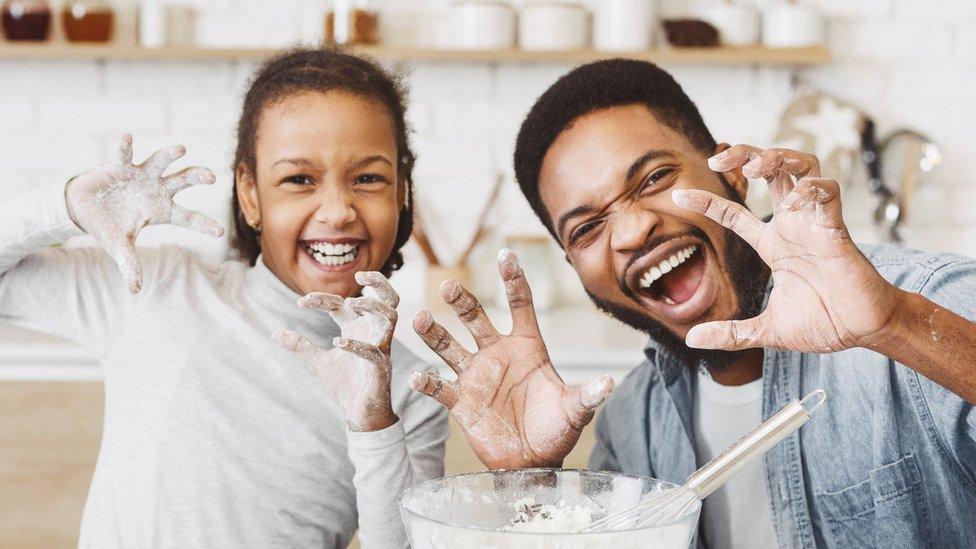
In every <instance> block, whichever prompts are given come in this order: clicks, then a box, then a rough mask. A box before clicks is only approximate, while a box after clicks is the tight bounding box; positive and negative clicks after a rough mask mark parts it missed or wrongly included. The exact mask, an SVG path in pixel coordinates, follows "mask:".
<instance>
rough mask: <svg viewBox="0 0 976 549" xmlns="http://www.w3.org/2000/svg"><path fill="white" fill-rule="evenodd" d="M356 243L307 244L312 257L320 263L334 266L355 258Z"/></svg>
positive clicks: (357, 246)
mask: <svg viewBox="0 0 976 549" xmlns="http://www.w3.org/2000/svg"><path fill="white" fill-rule="evenodd" d="M358 248H359V245H358V244H329V243H327V242H316V243H314V244H309V245H308V251H309V253H310V254H311V256H312V258H314V259H315V261H317V262H318V263H320V264H322V265H327V266H330V267H335V266H339V265H345V264H346V263H349V262H350V261H352V260H353V259H355V258H356V250H357V249H358Z"/></svg>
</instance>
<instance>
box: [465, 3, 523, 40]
mask: <svg viewBox="0 0 976 549" xmlns="http://www.w3.org/2000/svg"><path fill="white" fill-rule="evenodd" d="M449 21H450V25H451V33H452V36H453V39H452V40H451V46H452V47H454V48H457V49H459V50H501V49H510V48H514V47H515V10H513V9H512V7H511V6H509V5H508V4H506V3H504V2H492V1H490V0H465V1H462V2H458V3H456V4H454V5H452V6H451V7H450V17H449Z"/></svg>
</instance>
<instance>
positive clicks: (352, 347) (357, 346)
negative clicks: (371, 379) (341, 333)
mask: <svg viewBox="0 0 976 549" xmlns="http://www.w3.org/2000/svg"><path fill="white" fill-rule="evenodd" d="M332 344H333V345H335V347H336V348H337V349H341V350H343V351H346V352H348V353H352V354H354V355H356V356H358V357H359V358H361V359H363V360H365V361H366V362H369V363H370V364H372V365H374V366H377V367H379V368H383V369H384V370H390V368H391V364H390V359H389V358H388V357H387V356H386V354H385V353H384V352H383V351H381V350H380V348H379V347H377V346H376V345H370V344H369V343H366V342H363V341H358V340H355V339H348V338H345V337H336V338H333V339H332Z"/></svg>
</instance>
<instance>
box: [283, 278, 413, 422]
mask: <svg viewBox="0 0 976 549" xmlns="http://www.w3.org/2000/svg"><path fill="white" fill-rule="evenodd" d="M356 281H357V282H358V283H359V284H362V285H363V286H364V289H363V297H349V298H345V299H343V298H342V297H341V296H337V295H333V294H326V293H322V292H314V293H311V294H308V295H307V296H305V297H303V298H301V299H300V300H299V301H298V305H299V306H300V307H303V308H311V309H324V310H327V311H328V312H329V315H330V316H331V317H332V318H333V320H335V322H336V324H338V325H339V328H340V329H341V330H342V337H337V338H335V339H333V341H332V343H333V345H334V347H333V348H332V349H328V350H325V349H320V348H318V347H316V346H314V345H312V343H311V342H309V341H308V340H307V339H305V338H304V337H303V336H302V335H301V334H298V333H296V332H292V331H289V330H282V331H280V332H278V333H276V334H274V336H272V337H273V339H274V341H275V343H277V344H278V345H279V346H281V347H282V348H284V349H286V350H289V351H292V352H294V353H296V354H298V355H299V356H301V357H302V359H303V360H304V361H305V363H306V365H307V366H308V368H309V370H310V371H311V372H312V373H313V374H315V376H316V377H317V378H318V379H319V380H320V381H321V382H322V385H324V386H325V390H326V392H328V394H329V396H330V397H332V399H333V400H334V401H335V402H336V403H337V404H338V405H339V406H340V407H341V408H342V410H343V412H344V413H345V414H346V418H347V420H348V421H349V428H350V429H351V430H353V431H379V430H381V429H385V428H387V427H389V426H391V425H393V424H394V423H396V422H397V419H398V418H397V416H396V414H394V413H393V408H392V406H391V405H390V377H391V374H392V370H393V366H392V364H391V363H390V346H391V344H392V341H393V330H394V328H395V327H396V321H397V313H396V306H397V305H398V304H399V302H400V296H399V295H397V293H396V291H395V290H394V289H393V286H392V285H390V282H389V281H388V280H387V279H386V277H385V276H383V275H382V274H380V273H378V272H359V273H356Z"/></svg>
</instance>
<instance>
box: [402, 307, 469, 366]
mask: <svg viewBox="0 0 976 549" xmlns="http://www.w3.org/2000/svg"><path fill="white" fill-rule="evenodd" d="M413 329H414V331H415V332H417V335H419V336H420V339H422V340H423V341H424V344H426V345H427V346H428V347H430V350H432V351H434V352H435V353H437V356H439V357H441V359H443V360H444V362H445V363H446V364H447V365H448V366H450V367H451V369H452V370H454V372H455V373H460V372H461V370H463V369H464V368H465V366H466V365H467V363H468V361H469V360H470V359H471V353H470V352H468V350H467V349H465V348H464V347H462V346H461V344H460V343H458V342H457V340H456V339H454V337H453V336H451V334H449V333H448V332H447V330H445V329H444V327H443V326H441V325H440V324H438V323H437V322H435V321H434V317H433V316H431V314H430V313H429V312H428V311H420V312H418V313H417V315H416V316H415V317H414V319H413Z"/></svg>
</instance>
